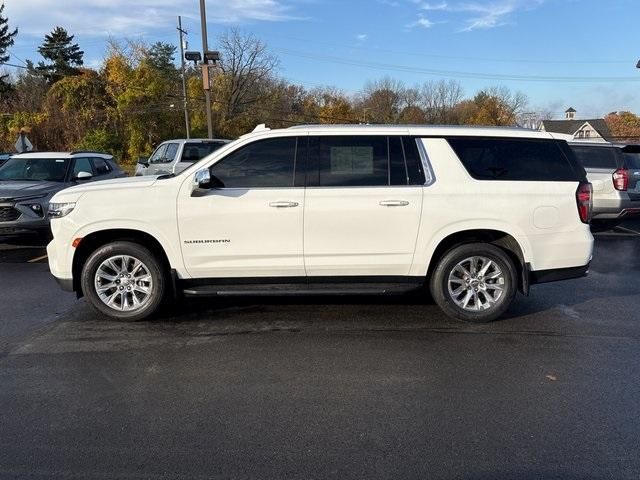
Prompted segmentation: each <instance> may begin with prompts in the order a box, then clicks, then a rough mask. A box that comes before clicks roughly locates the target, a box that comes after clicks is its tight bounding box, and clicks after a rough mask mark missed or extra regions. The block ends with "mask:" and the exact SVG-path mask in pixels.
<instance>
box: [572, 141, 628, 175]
mask: <svg viewBox="0 0 640 480" xmlns="http://www.w3.org/2000/svg"><path fill="white" fill-rule="evenodd" d="M571 150H573V153H574V154H575V156H576V158H577V159H578V162H580V164H581V165H582V166H583V167H584V168H603V169H607V170H615V169H617V168H618V157H619V152H618V151H617V149H615V148H607V147H604V148H603V147H578V146H575V147H574V146H572V147H571Z"/></svg>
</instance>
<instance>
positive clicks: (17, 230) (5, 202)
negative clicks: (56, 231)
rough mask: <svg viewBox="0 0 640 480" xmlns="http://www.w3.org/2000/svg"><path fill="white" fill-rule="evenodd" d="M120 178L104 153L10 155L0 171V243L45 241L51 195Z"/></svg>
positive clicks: (47, 233) (115, 164) (110, 160)
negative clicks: (67, 189)
mask: <svg viewBox="0 0 640 480" xmlns="http://www.w3.org/2000/svg"><path fill="white" fill-rule="evenodd" d="M124 176H125V173H124V172H123V171H122V170H121V169H120V167H119V166H118V165H117V163H116V162H115V161H114V159H113V157H112V156H111V155H108V154H105V153H99V152H71V153H58V152H38V153H23V154H15V155H12V156H11V158H10V159H9V160H7V161H6V162H5V163H4V164H3V165H2V166H1V167H0V239H3V238H4V239H7V238H10V239H13V240H15V239H17V238H20V239H23V238H24V237H34V236H35V237H36V238H46V237H48V236H49V234H50V230H49V219H48V218H47V211H48V208H49V200H50V199H51V197H52V196H53V195H54V194H55V193H57V192H59V191H60V190H63V189H65V188H67V187H70V186H73V185H77V184H79V183H84V182H90V181H94V180H107V179H112V178H118V177H124ZM31 239H33V238H31Z"/></svg>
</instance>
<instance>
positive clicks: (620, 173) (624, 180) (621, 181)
mask: <svg viewBox="0 0 640 480" xmlns="http://www.w3.org/2000/svg"><path fill="white" fill-rule="evenodd" d="M613 186H614V187H615V189H616V190H620V191H621V192H626V191H627V188H629V170H627V169H626V168H619V169H618V170H616V171H615V172H613Z"/></svg>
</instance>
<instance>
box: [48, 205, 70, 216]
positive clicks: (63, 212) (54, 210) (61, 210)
mask: <svg viewBox="0 0 640 480" xmlns="http://www.w3.org/2000/svg"><path fill="white" fill-rule="evenodd" d="M74 208H76V203H75V202H67V203H50V204H49V218H62V217H66V216H67V215H69V214H70V213H71V212H73V209H74Z"/></svg>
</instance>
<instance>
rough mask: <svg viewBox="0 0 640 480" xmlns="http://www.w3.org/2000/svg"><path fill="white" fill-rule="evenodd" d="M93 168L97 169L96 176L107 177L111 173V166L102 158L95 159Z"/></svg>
mask: <svg viewBox="0 0 640 480" xmlns="http://www.w3.org/2000/svg"><path fill="white" fill-rule="evenodd" d="M93 166H94V167H95V169H96V175H106V174H107V173H109V172H110V171H111V168H109V164H108V163H107V162H106V161H105V160H104V159H102V158H94V159H93Z"/></svg>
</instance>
